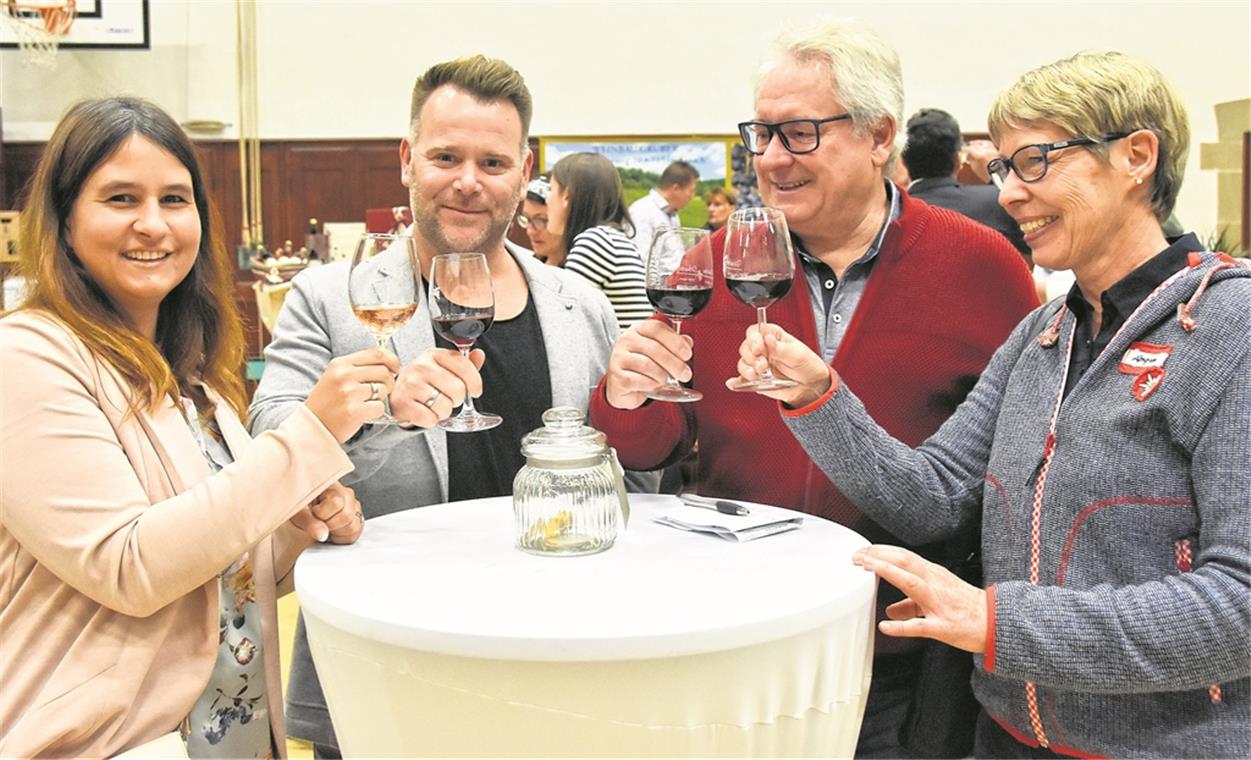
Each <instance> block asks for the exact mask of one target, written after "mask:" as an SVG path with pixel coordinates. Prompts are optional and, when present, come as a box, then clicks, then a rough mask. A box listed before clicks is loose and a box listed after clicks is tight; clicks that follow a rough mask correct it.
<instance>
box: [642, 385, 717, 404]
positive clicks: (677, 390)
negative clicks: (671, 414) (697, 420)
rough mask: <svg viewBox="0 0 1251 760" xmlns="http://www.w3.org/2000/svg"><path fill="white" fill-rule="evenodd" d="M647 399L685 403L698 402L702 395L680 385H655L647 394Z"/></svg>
mask: <svg viewBox="0 0 1251 760" xmlns="http://www.w3.org/2000/svg"><path fill="white" fill-rule="evenodd" d="M647 397H648V398H650V399H655V400H657V401H676V402H679V403H682V402H687V401H699V400H700V399H701V398H703V397H704V394H702V393H700V392H699V391H696V390H691V389H690V388H683V387H682V386H680V385H670V384H669V383H665V384H664V385H657V386H656V387H655V388H652V389H651V390H650V391H648V393H647Z"/></svg>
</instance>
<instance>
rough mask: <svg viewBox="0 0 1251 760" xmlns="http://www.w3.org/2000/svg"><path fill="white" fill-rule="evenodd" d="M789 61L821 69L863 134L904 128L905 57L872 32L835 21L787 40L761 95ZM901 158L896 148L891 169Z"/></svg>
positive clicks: (777, 47)
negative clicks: (888, 125) (882, 127)
mask: <svg viewBox="0 0 1251 760" xmlns="http://www.w3.org/2000/svg"><path fill="white" fill-rule="evenodd" d="M785 60H792V61H795V62H797V63H812V64H815V65H817V66H819V67H820V68H821V70H822V72H823V73H824V74H825V75H826V77H827V78H828V79H829V82H830V89H831V90H833V92H834V94H835V95H836V96H837V97H838V99H839V102H841V103H842V104H843V107H844V108H846V109H847V113H849V114H851V122H852V125H853V127H854V128H855V129H856V130H857V131H858V132H859V133H860V134H866V133H867V132H868V131H869V130H871V129H872V128H873V127H875V126H876V125H877V124H878V123H879V122H881V121H882V120H883V119H890V120H891V122H892V123H893V124H894V125H895V128H896V131H898V129H899V125H900V124H902V123H903V70H902V68H901V66H900V65H899V54H898V53H896V52H895V49H894V48H893V47H891V45H890V43H888V42H887V41H886V40H884V39H882V37H881V36H880V35H879V34H878V33H877V32H875V31H873V30H872V29H870V28H869V27H867V26H864V25H863V24H861V23H859V22H856V21H853V20H850V19H835V20H831V21H826V22H824V23H821V24H819V25H817V26H812V27H805V28H800V29H795V30H792V31H790V32H786V33H784V34H782V35H781V36H780V37H778V39H777V40H776V41H775V42H774V45H773V52H772V55H771V57H770V58H769V59H768V60H767V61H766V62H765V64H764V66H762V67H761V69H760V72H759V74H758V75H757V78H756V89H757V90H759V88H760V82H761V80H762V79H763V78H764V75H765V74H767V73H768V72H769V70H770V69H772V68H773V67H774V66H776V65H778V63H780V62H782V61H785ZM833 115H834V114H813V116H816V117H819V116H833ZM898 155H899V146H898V145H896V146H895V147H894V149H893V150H892V151H891V155H890V158H889V159H888V161H887V164H886V166H887V168H888V169H889V167H890V166H891V165H892V164H893V163H894V161H895V159H896V158H897V157H898Z"/></svg>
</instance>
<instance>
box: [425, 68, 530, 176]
mask: <svg viewBox="0 0 1251 760" xmlns="http://www.w3.org/2000/svg"><path fill="white" fill-rule="evenodd" d="M444 85H451V86H452V87H455V88H457V89H459V90H463V91H465V92H467V93H469V94H470V95H472V96H473V97H474V98H476V99H477V100H478V101H480V102H482V103H493V102H495V101H498V100H507V101H508V102H510V103H512V105H513V107H514V108H516V109H517V115H518V116H519V117H521V149H522V152H523V153H524V152H525V149H526V145H527V142H526V141H527V138H528V136H529V134H530V115H531V113H532V112H533V111H534V100H533V99H532V98H531V96H530V88H528V87H527V86H526V80H525V78H523V77H522V76H521V72H519V71H517V70H516V69H514V68H513V67H512V66H509V65H508V64H507V63H505V62H504V61H501V60H500V59H498V58H487V57H486V56H484V55H481V54H478V55H469V56H464V57H463V58H456V59H453V60H451V61H444V62H443V63H436V64H435V65H434V66H431V67H430V68H429V69H426V71H425V72H424V73H423V74H422V75H421V76H420V77H418V78H417V82H416V83H415V84H414V85H413V97H412V102H411V105H410V107H409V114H408V118H409V129H410V131H411V132H412V134H413V135H417V134H419V133H420V130H421V109H422V106H424V105H425V104H426V101H427V100H429V99H430V96H431V95H432V94H433V93H434V91H435V90H437V89H439V88H440V87H442V86H444Z"/></svg>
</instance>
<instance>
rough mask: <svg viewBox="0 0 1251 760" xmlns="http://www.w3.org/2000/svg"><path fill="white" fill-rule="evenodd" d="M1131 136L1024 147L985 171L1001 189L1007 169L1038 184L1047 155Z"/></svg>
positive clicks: (994, 161)
mask: <svg viewBox="0 0 1251 760" xmlns="http://www.w3.org/2000/svg"><path fill="white" fill-rule="evenodd" d="M1132 134H1133V131H1130V132H1110V133H1108V134H1106V135H1104V136H1103V137H1100V138H1099V139H1097V140H1096V139H1092V138H1090V137H1076V138H1074V139H1072V140H1061V141H1060V142H1053V143H1038V144H1036V145H1024V146H1022V147H1020V148H1017V149H1016V150H1015V151H1013V153H1012V155H1011V156H1010V157H1008V158H992V159H991V160H990V162H989V163H988V164H986V171H988V172H989V173H990V176H991V178H992V179H994V180H995V184H997V185H999V186H1001V187H1002V186H1003V183H1004V181H1005V180H1006V179H1008V170H1009V169H1011V170H1012V172H1013V173H1014V174H1016V176H1017V178H1018V179H1020V180H1021V181H1022V182H1038V181H1039V180H1041V179H1042V178H1043V177H1045V176H1047V166H1048V165H1049V161H1048V159H1047V154H1049V153H1052V152H1053V151H1057V150H1064V149H1065V148H1076V147H1078V146H1080V145H1098V144H1101V143H1107V142H1112V141H1113V140H1119V139H1121V138H1122V137H1128V136H1129V135H1132Z"/></svg>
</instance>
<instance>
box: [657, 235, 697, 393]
mask: <svg viewBox="0 0 1251 760" xmlns="http://www.w3.org/2000/svg"><path fill="white" fill-rule="evenodd" d="M708 234H709V233H708V230H702V229H695V228H692V227H667V228H662V229H659V230H657V231H656V236H655V237H654V238H652V247H651V250H650V251H649V252H648V255H647V281H646V282H647V299H648V300H649V301H651V302H652V306H655V307H656V310H657V311H659V312H660V313H661V314H664V315H665V317H667V318H668V319H669V321H670V322H672V323H673V329H674V332H677V333H681V332H682V320H684V319H687V318H688V317H693V316H695V315H696V314H698V313H699V311H700V310H701V309H703V308H704V307H705V306H707V305H708V301H709V300H710V299H711V298H712V246H711V245H710V244H709V242H708ZM647 397H648V398H654V399H656V400H657V401H698V400H699V399H701V398H703V397H704V394H702V393H700V392H699V391H696V390H692V389H690V388H684V387H682V385H681V384H680V383H679V382H678V381H677V380H676V379H675V378H673V377H670V378H669V379H668V380H666V381H665V382H664V383H662V384H660V385H658V386H656V387H655V388H653V389H652V390H650V391H648V393H647Z"/></svg>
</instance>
